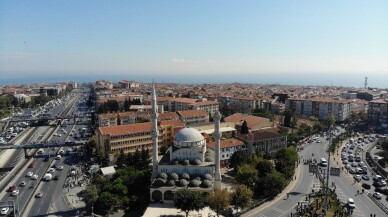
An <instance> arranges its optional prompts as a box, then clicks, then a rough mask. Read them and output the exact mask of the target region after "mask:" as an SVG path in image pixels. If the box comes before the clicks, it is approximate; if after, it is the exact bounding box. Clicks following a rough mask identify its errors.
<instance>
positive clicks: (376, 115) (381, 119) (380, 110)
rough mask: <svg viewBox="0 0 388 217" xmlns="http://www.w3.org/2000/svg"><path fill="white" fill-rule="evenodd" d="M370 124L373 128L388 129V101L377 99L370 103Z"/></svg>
mask: <svg viewBox="0 0 388 217" xmlns="http://www.w3.org/2000/svg"><path fill="white" fill-rule="evenodd" d="M368 124H369V126H371V127H377V128H385V129H386V128H388V101H387V100H382V99H377V100H372V101H370V102H369V109H368Z"/></svg>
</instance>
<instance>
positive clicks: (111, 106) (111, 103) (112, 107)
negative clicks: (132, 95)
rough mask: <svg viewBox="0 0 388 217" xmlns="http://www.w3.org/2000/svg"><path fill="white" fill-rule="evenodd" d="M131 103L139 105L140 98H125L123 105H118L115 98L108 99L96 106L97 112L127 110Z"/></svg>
mask: <svg viewBox="0 0 388 217" xmlns="http://www.w3.org/2000/svg"><path fill="white" fill-rule="evenodd" d="M131 105H141V101H140V99H133V100H129V99H126V100H125V101H124V103H123V105H120V104H119V103H118V102H117V101H116V100H108V101H107V102H104V103H102V104H101V105H100V106H99V107H98V109H97V114H102V113H108V112H120V111H123V112H126V111H129V109H130V107H131Z"/></svg>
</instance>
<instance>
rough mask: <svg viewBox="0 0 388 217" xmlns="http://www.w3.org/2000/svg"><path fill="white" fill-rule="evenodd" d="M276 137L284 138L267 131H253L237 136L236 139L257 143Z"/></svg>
mask: <svg viewBox="0 0 388 217" xmlns="http://www.w3.org/2000/svg"><path fill="white" fill-rule="evenodd" d="M278 137H284V136H283V135H282V134H280V133H274V132H268V131H255V132H252V133H249V134H243V135H239V136H238V138H239V139H241V140H247V141H251V142H253V141H258V140H263V139H273V138H278Z"/></svg>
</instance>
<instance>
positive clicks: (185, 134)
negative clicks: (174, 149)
mask: <svg viewBox="0 0 388 217" xmlns="http://www.w3.org/2000/svg"><path fill="white" fill-rule="evenodd" d="M204 139H205V138H204V137H203V136H202V135H201V133H200V132H199V131H198V130H196V129H194V128H183V129H181V130H180V131H179V132H178V133H177V134H176V135H175V141H177V142H198V141H201V140H204Z"/></svg>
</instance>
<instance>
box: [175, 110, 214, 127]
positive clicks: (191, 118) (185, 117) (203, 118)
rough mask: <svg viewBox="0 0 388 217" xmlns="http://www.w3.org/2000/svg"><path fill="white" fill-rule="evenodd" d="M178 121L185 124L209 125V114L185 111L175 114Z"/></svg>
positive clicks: (200, 111) (202, 111) (199, 111)
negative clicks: (177, 116)
mask: <svg viewBox="0 0 388 217" xmlns="http://www.w3.org/2000/svg"><path fill="white" fill-rule="evenodd" d="M177 113H178V115H179V119H180V120H181V121H182V122H183V123H184V124H185V125H190V124H197V123H209V113H207V112H206V111H204V110H186V111H179V112H177Z"/></svg>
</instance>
